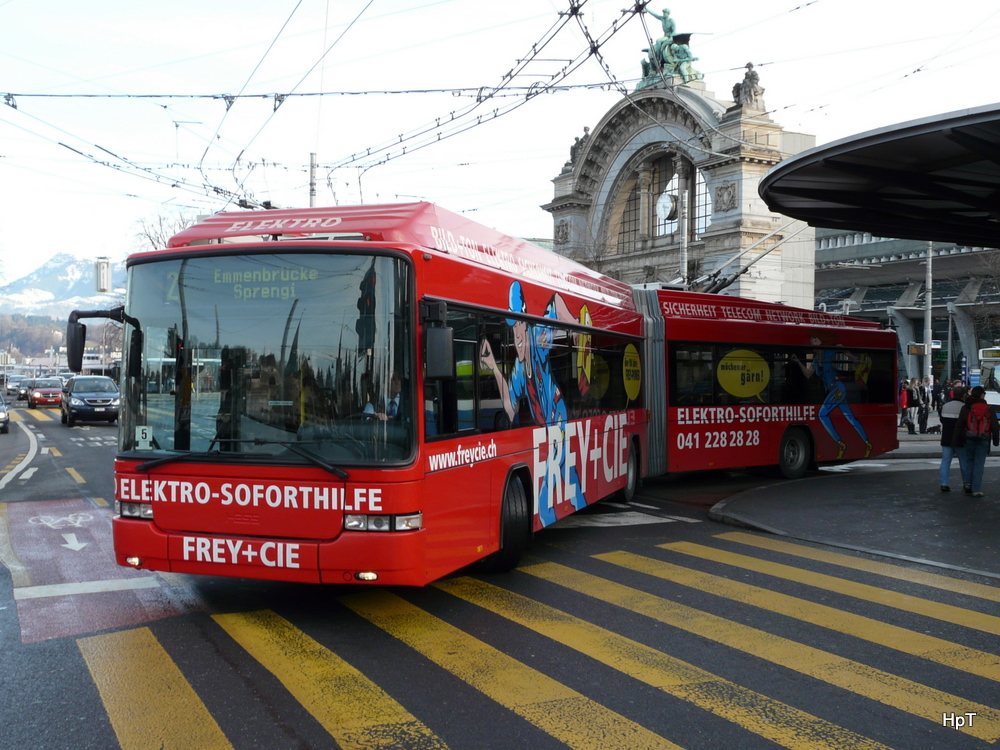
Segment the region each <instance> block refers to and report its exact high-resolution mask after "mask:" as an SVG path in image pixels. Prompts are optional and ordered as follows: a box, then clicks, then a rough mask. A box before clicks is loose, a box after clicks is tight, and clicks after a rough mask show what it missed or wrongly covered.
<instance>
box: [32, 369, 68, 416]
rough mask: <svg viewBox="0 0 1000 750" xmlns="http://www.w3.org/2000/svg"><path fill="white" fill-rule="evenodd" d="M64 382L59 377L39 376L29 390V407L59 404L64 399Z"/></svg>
mask: <svg viewBox="0 0 1000 750" xmlns="http://www.w3.org/2000/svg"><path fill="white" fill-rule="evenodd" d="M62 389H63V382H62V381H61V380H60V379H59V378H57V377H51V378H37V379H36V380H35V382H34V384H33V385H32V386H31V390H30V391H28V408H29V409H34V408H35V407H36V406H59V402H60V401H62Z"/></svg>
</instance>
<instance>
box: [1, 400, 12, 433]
mask: <svg viewBox="0 0 1000 750" xmlns="http://www.w3.org/2000/svg"><path fill="white" fill-rule="evenodd" d="M8 432H10V414H8V413H7V404H6V402H4V400H3V396H0V435H6V434H7V433H8Z"/></svg>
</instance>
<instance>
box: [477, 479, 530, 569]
mask: <svg viewBox="0 0 1000 750" xmlns="http://www.w3.org/2000/svg"><path fill="white" fill-rule="evenodd" d="M529 508H530V506H529V504H528V495H527V493H526V492H525V490H524V482H523V481H522V479H521V476H520V475H519V474H511V475H510V478H509V479H508V480H507V487H506V488H505V489H504V493H503V503H502V504H501V506H500V549H498V550H497V551H496V552H494V553H493V554H492V555H489V556H487V557H485V558H483V559H482V560H481V561H480V568H481V569H482V570H483V571H484V572H487V573H506V572H507V571H509V570H513V569H514V568H516V567H517V564H518V563H519V562H520V561H521V555H522V554H523V553H524V551H525V550H526V549H528V546H529V543H530V541H531V511H530V509H529Z"/></svg>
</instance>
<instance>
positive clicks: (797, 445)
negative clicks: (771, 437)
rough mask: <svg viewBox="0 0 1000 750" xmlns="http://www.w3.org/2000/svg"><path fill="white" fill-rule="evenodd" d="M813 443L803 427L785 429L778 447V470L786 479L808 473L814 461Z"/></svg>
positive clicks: (796, 477)
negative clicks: (807, 470) (812, 454)
mask: <svg viewBox="0 0 1000 750" xmlns="http://www.w3.org/2000/svg"><path fill="white" fill-rule="evenodd" d="M811 452H812V447H811V443H810V442H809V436H808V435H807V434H806V431H805V430H803V429H802V428H801V427H791V428H789V429H788V430H785V434H784V435H783V436H782V438H781V447H780V448H778V470H779V471H781V475H782V476H783V477H785V479H798V478H799V477H801V476H803V475H804V474H805V473H806V469H808V468H809V464H810V463H811V462H812V456H811V455H810V453H811Z"/></svg>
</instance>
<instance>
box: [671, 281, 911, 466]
mask: <svg viewBox="0 0 1000 750" xmlns="http://www.w3.org/2000/svg"><path fill="white" fill-rule="evenodd" d="M657 296H658V300H659V304H660V310H661V312H662V314H663V317H664V319H665V328H666V335H665V345H666V347H667V350H668V351H667V361H669V349H670V347H671V346H672V344H674V342H702V343H723V344H728V343H733V344H745V345H747V346H753V345H762V346H763V345H791V346H809V337H810V336H811V335H816V336H818V337H820V338H822V339H823V340H826V341H829V342H831V343H833V344H835V345H836V346H842V347H844V348H846V349H850V348H851V347H855V348H858V349H882V350H887V351H891V352H893V362H894V363H895V351H896V334H895V332H893V331H888V330H885V329H883V328H882V327H881V326H880V325H879V324H878V323H877V322H874V321H869V320H862V319H859V318H849V317H846V316H843V315H833V314H829V313H824V312H817V311H814V310H805V309H802V308H795V307H787V306H785V305H777V304H771V303H766V302H759V301H757V300H750V299H742V298H737V297H726V296H720V295H715V294H696V293H692V292H677V291H670V290H661V291H660V292H658V295H657ZM668 377H669V376H668ZM892 377H893V380H894V381H895V379H896V374H895V371H894V372H893V376H892ZM667 387H668V390H669V387H670V384H669V381H668V384H667ZM851 408H852V409H853V412H854V415H855V416H856V417H857V418H858V419H859V420H860V421H861V422H862V423H863V424H864V426H865V429H866V432H867V437H868V442H869V443H870V444H871V448H870V450H869V449H868V448H867V446H865V444H864V441H863V440H861V439H860V438H858V437H857V436H856V435H852V434H851V430H850V428H849V427H848V428H846V429H844V430H842V434H843V435H844V436H845V437H844V442H845V443H846V444H847V448H846V450H845V452H844V453H843V455H838V454H839V448H838V446H837V443H836V442H835V441H834V440H833V439H832V438H831V437H830V436H829V435H828V434H827V431H826V430H825V429H824V428H823V426H822V425H821V423H820V421H819V412H820V404H815V403H813V404H766V403H763V402H758V403H752V402H749V403H745V404H738V405H732V406H724V407H722V406H712V407H697V406H692V407H678V406H668V409H667V441H666V445H667V470H668V471H671V472H679V471H701V470H705V469H726V468H737V467H744V466H769V465H773V464H775V463H776V456H777V451H778V446H779V443H780V441H781V438H782V436H783V435H784V433H785V431H786V430H787V429H788V428H789V427H791V426H801V427H804V428H806V429H807V430H808V432H809V434H810V436H811V438H812V440H813V444H814V448H815V459H816V461H817V462H819V463H822V462H830V461H837V460H842V461H849V460H857V459H861V458H865V457H872V456H878V455H880V454H882V453H886V452H888V451H891V450H895V449H896V448H898V447H899V438H898V435H897V428H896V419H897V413H896V406H895V403H885V404H881V403H880V404H852V405H851ZM834 419H835V420H836V419H838V417H837V416H836V415H835V416H834ZM840 419H842V418H840ZM866 454H867V455H866Z"/></svg>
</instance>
